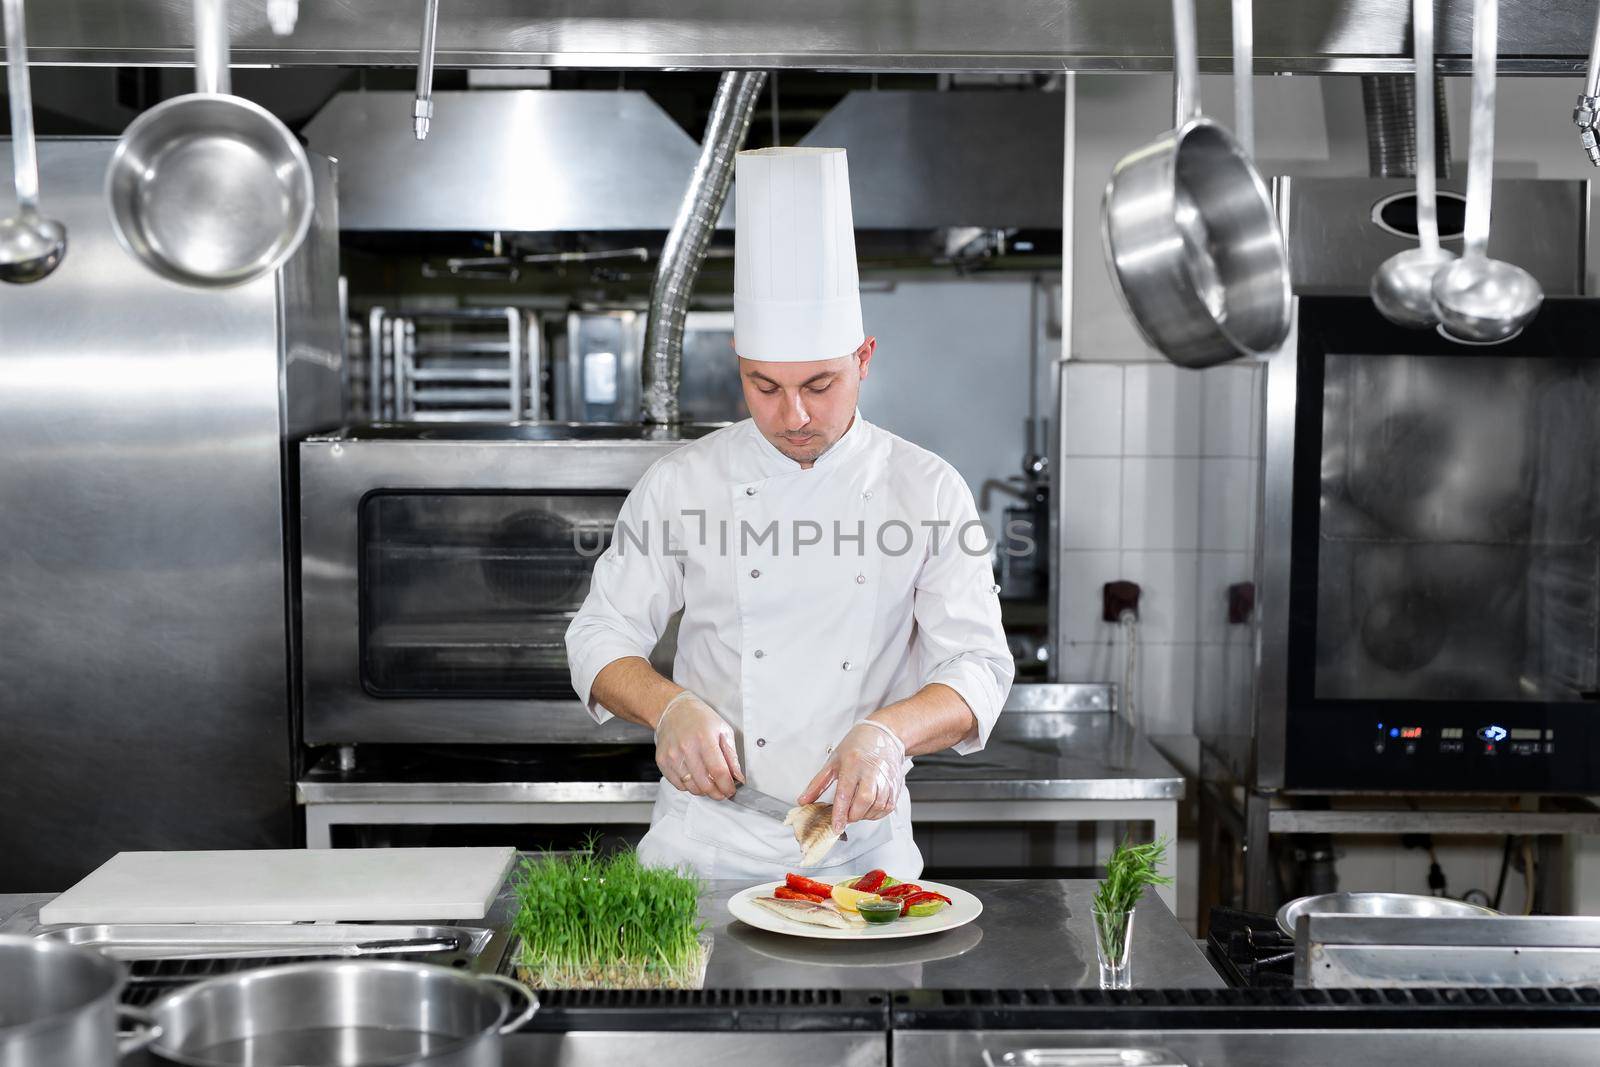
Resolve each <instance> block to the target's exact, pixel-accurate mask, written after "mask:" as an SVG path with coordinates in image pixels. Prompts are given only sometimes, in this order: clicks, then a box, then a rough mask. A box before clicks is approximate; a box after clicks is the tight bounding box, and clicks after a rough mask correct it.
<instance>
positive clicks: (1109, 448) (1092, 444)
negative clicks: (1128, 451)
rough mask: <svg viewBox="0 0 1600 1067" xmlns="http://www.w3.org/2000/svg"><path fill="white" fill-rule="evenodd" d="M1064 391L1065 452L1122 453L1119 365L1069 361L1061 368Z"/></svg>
mask: <svg viewBox="0 0 1600 1067" xmlns="http://www.w3.org/2000/svg"><path fill="white" fill-rule="evenodd" d="M1061 387H1062V389H1063V390H1064V391H1065V394H1066V410H1065V411H1064V412H1063V413H1062V416H1061V417H1062V419H1063V420H1064V423H1065V425H1064V426H1063V427H1062V431H1063V434H1064V435H1065V441H1064V448H1065V453H1064V454H1065V455H1068V456H1119V455H1121V454H1122V367H1120V366H1118V365H1117V364H1114V363H1081V362H1076V361H1074V362H1071V363H1068V364H1066V365H1065V366H1064V367H1062V369H1061Z"/></svg>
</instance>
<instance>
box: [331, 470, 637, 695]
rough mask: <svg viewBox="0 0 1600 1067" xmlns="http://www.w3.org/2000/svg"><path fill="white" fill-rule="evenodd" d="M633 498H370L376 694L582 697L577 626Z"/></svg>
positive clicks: (366, 595)
mask: <svg viewBox="0 0 1600 1067" xmlns="http://www.w3.org/2000/svg"><path fill="white" fill-rule="evenodd" d="M625 495H626V494H623V493H582V494H570V493H569V494H550V493H499V492H497V493H470V492H457V493H437V492H433V493H422V492H387V491H386V492H379V493H373V494H371V495H369V496H368V497H367V498H366V499H365V500H364V501H363V502H362V505H361V523H360V538H361V563H360V566H361V633H362V637H361V680H362V684H363V685H364V686H365V687H366V689H367V691H368V692H370V693H372V694H374V695H375V696H388V697H416V696H434V697H439V696H442V697H468V698H482V697H485V696H490V697H506V698H516V697H523V698H553V699H560V698H567V699H571V698H573V697H574V694H573V691H572V686H571V684H570V682H569V680H568V673H567V653H566V645H565V641H564V637H565V634H566V629H567V624H568V623H569V622H570V621H571V620H572V617H573V615H575V614H576V613H577V610H578V608H579V606H580V605H581V604H582V603H583V598H584V597H585V596H586V595H587V594H588V591H589V575H590V571H591V570H592V568H593V566H594V561H595V558H596V557H597V556H598V555H599V554H600V553H601V552H602V551H604V550H605V548H606V546H608V545H609V544H610V543H611V530H612V527H613V526H614V525H615V523H616V519H617V513H618V511H619V510H620V509H621V507H622V501H623V499H624V496H625Z"/></svg>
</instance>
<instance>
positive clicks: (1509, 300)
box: [1417, 0, 1544, 345]
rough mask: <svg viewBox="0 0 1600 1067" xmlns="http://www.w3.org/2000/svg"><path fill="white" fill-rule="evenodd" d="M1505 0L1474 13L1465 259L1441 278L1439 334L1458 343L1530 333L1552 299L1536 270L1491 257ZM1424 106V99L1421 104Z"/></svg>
mask: <svg viewBox="0 0 1600 1067" xmlns="http://www.w3.org/2000/svg"><path fill="white" fill-rule="evenodd" d="M1499 16H1500V13H1499V5H1498V0H1476V3H1475V4H1474V5H1473V12H1472V144H1471V147H1470V148H1469V150H1468V152H1467V218H1466V225H1465V227H1464V231H1463V237H1464V247H1463V250H1462V256H1461V258H1460V259H1458V260H1456V261H1455V262H1454V263H1451V264H1448V265H1447V266H1445V267H1444V268H1443V269H1442V270H1440V271H1439V273H1438V274H1436V275H1435V276H1434V279H1433V306H1434V311H1435V312H1436V313H1437V314H1438V316H1439V332H1440V333H1441V334H1443V335H1444V336H1445V337H1447V338H1449V339H1450V340H1452V341H1461V342H1464V343H1466V344H1480V345H1492V344H1498V343H1500V342H1501V341H1509V340H1510V339H1511V338H1513V337H1515V336H1516V335H1517V334H1519V333H1521V332H1522V328H1523V327H1524V326H1526V325H1527V324H1528V321H1529V320H1530V319H1532V318H1533V316H1534V315H1536V314H1537V313H1538V311H1539V305H1540V304H1541V303H1543V302H1544V290H1543V289H1541V288H1540V287H1539V283H1538V282H1537V281H1535V280H1534V277H1533V275H1531V274H1529V273H1528V272H1527V271H1525V270H1523V269H1522V268H1521V267H1518V266H1516V265H1515V264H1513V263H1506V262H1503V261H1501V260H1498V259H1490V258H1489V215H1490V198H1491V196H1492V193H1493V184H1494V78H1495V53H1496V46H1497V35H1498V31H1499V26H1498V22H1499ZM1417 106H1418V110H1419V111H1420V110H1421V103H1420V102H1419V103H1418V105H1417Z"/></svg>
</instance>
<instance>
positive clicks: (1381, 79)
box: [1361, 74, 1450, 178]
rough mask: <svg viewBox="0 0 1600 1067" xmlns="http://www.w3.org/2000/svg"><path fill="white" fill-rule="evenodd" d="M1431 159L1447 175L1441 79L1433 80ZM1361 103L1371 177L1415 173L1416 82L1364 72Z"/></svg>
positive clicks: (1447, 125) (1447, 146)
mask: <svg viewBox="0 0 1600 1067" xmlns="http://www.w3.org/2000/svg"><path fill="white" fill-rule="evenodd" d="M1433 98H1434V109H1433V121H1434V129H1435V131H1436V133H1435V138H1434V159H1435V161H1436V162H1435V166H1436V168H1437V171H1438V174H1439V176H1440V177H1442V178H1448V177H1450V122H1449V117H1448V115H1446V113H1445V103H1444V91H1443V85H1442V82H1441V81H1440V80H1439V79H1438V78H1435V79H1434V93H1433ZM1361 102H1362V104H1363V106H1364V108H1365V110H1366V116H1367V163H1368V167H1369V168H1370V173H1371V175H1372V177H1374V178H1415V177H1416V176H1417V140H1416V126H1415V120H1416V108H1417V93H1416V83H1415V81H1414V79H1413V78H1412V77H1411V76H1410V75H1406V74H1364V75H1362V76H1361Z"/></svg>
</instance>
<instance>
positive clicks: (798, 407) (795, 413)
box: [788, 392, 811, 430]
mask: <svg viewBox="0 0 1600 1067" xmlns="http://www.w3.org/2000/svg"><path fill="white" fill-rule="evenodd" d="M788 414H789V429H791V430H801V429H804V428H805V426H806V424H807V423H809V422H810V421H811V413H810V412H809V411H807V410H806V404H805V400H804V399H803V398H802V397H801V395H800V394H799V393H798V392H796V393H795V394H794V399H793V400H792V401H790V403H789V412H788Z"/></svg>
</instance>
